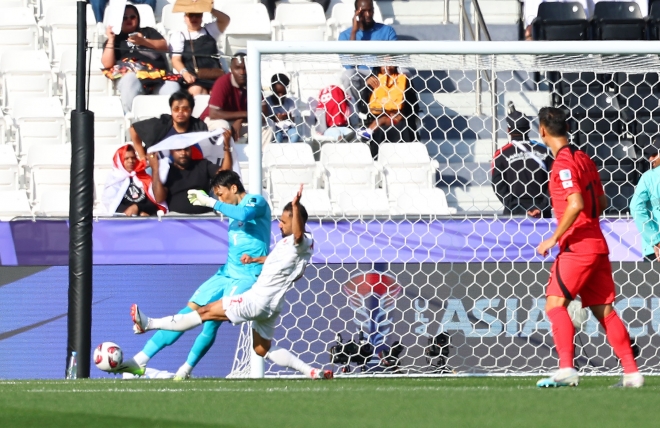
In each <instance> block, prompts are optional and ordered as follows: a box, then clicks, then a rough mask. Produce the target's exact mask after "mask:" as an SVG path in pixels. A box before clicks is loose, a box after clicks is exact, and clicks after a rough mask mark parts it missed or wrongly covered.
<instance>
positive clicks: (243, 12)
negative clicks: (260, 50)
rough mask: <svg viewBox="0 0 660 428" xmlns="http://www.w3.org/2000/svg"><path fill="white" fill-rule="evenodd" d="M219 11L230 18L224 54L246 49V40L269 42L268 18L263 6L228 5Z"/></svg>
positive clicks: (226, 31) (259, 4) (258, 4)
mask: <svg viewBox="0 0 660 428" xmlns="http://www.w3.org/2000/svg"><path fill="white" fill-rule="evenodd" d="M220 10H221V11H222V12H224V13H226V14H227V15H229V17H230V18H231V22H230V23H229V26H228V27H227V29H226V30H225V37H226V41H225V42H224V53H225V54H227V55H232V54H234V53H236V52H237V51H239V50H244V49H246V48H247V41H248V40H271V24H270V18H269V17H268V10H266V6H264V5H263V4H261V3H257V4H250V3H228V4H226V5H223V6H222V9H220Z"/></svg>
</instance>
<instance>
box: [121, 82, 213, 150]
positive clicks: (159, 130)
mask: <svg viewBox="0 0 660 428" xmlns="http://www.w3.org/2000/svg"><path fill="white" fill-rule="evenodd" d="M194 108H195V99H194V98H193V96H192V95H190V93H188V92H183V91H179V92H175V93H173V94H172V96H171V97H170V109H171V111H172V114H162V115H161V116H160V117H157V118H156V117H154V118H151V119H145V120H141V121H139V122H135V123H134V124H133V125H132V126H131V127H130V128H129V133H130V134H131V141H133V146H134V147H135V151H136V152H137V154H138V156H139V158H140V159H142V160H146V159H147V152H146V151H147V149H148V148H149V147H151V146H153V145H154V144H157V143H159V142H161V141H163V140H164V139H166V138H167V137H170V136H172V135H176V134H186V133H188V132H202V131H207V130H208V128H207V127H206V124H205V123H204V122H202V121H201V120H199V119H197V118H196V117H193V116H192V111H193V109H194ZM191 151H192V158H193V159H194V160H198V159H202V158H203V153H201V151H200V150H199V147H193V148H192V149H191Z"/></svg>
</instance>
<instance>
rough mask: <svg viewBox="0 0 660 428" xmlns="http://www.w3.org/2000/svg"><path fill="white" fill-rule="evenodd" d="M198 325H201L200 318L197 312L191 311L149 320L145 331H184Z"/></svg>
mask: <svg viewBox="0 0 660 428" xmlns="http://www.w3.org/2000/svg"><path fill="white" fill-rule="evenodd" d="M198 325H202V317H201V316H200V315H199V314H198V313H197V311H192V312H188V313H187V314H176V315H173V316H169V317H165V318H149V323H148V324H147V330H170V331H186V330H190V329H192V328H195V327H197V326H198Z"/></svg>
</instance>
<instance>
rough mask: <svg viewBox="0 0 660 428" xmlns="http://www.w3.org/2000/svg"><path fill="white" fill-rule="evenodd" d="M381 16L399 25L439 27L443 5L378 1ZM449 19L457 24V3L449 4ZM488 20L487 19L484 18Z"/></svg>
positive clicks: (437, 3)
mask: <svg viewBox="0 0 660 428" xmlns="http://www.w3.org/2000/svg"><path fill="white" fill-rule="evenodd" d="M378 5H379V6H380V11H381V14H382V16H383V18H384V20H387V22H385V21H384V22H383V23H388V22H390V21H389V19H392V18H393V23H394V24H401V25H440V24H442V23H443V22H442V20H443V19H444V10H443V3H442V2H441V1H432V0H431V1H429V0H423V1H420V0H412V1H380V2H378ZM449 18H450V19H451V22H458V20H459V19H460V18H459V16H458V3H457V2H451V1H450V2H449ZM485 19H486V20H488V17H485Z"/></svg>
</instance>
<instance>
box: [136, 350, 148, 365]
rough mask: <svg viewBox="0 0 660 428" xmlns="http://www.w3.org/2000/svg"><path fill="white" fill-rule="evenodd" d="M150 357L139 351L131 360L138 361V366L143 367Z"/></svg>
mask: <svg viewBox="0 0 660 428" xmlns="http://www.w3.org/2000/svg"><path fill="white" fill-rule="evenodd" d="M150 359H151V358H149V357H148V356H147V354H145V353H144V352H142V351H140V352H138V353H137V354H135V356H134V357H133V360H134V361H135V362H136V363H138V365H139V366H140V367H144V366H146V365H147V363H148V362H149V360H150Z"/></svg>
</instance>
